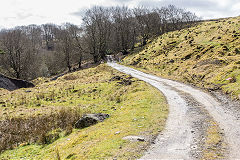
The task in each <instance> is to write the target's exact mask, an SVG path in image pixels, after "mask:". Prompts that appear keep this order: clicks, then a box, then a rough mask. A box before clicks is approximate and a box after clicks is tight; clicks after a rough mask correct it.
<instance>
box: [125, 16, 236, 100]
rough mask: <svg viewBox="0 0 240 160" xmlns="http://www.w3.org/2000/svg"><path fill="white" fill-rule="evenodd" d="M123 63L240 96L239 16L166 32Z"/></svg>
mask: <svg viewBox="0 0 240 160" xmlns="http://www.w3.org/2000/svg"><path fill="white" fill-rule="evenodd" d="M123 63H124V64H127V65H133V66H135V67H137V68H140V69H143V70H144V71H146V72H150V73H154V74H156V75H159V76H163V77H166V78H171V79H175V80H179V81H183V82H187V83H191V84H194V85H196V86H198V87H201V88H206V89H211V90H215V89H222V90H223V91H224V92H226V93H231V95H232V96H233V97H235V98H239V99H240V17H235V18H228V19H220V20H218V21H209V22H202V23H200V24H199V25H197V26H195V27H192V28H189V29H183V30H180V31H174V32H169V33H166V34H164V35H162V36H160V37H159V38H157V39H155V40H153V41H152V42H151V43H150V44H148V45H147V46H146V47H145V48H144V49H143V50H142V51H141V52H137V53H133V54H132V55H130V56H128V57H126V58H125V59H124V60H123ZM226 79H228V80H226Z"/></svg>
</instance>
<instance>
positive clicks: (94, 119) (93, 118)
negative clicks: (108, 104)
mask: <svg viewBox="0 0 240 160" xmlns="http://www.w3.org/2000/svg"><path fill="white" fill-rule="evenodd" d="M108 117H109V115H108V114H103V113H97V114H86V115H84V116H82V118H80V119H79V120H78V121H77V122H76V123H75V125H74V127H75V128H78V129H81V128H86V127H89V126H91V125H94V124H96V123H98V122H103V121H104V120H105V119H106V118H108Z"/></svg>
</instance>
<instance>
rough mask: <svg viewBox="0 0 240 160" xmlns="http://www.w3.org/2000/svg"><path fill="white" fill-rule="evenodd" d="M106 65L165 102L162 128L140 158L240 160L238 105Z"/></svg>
mask: <svg viewBox="0 0 240 160" xmlns="http://www.w3.org/2000/svg"><path fill="white" fill-rule="evenodd" d="M108 65H109V66H111V67H113V68H115V69H117V70H119V71H120V72H123V73H126V74H129V75H131V76H133V77H135V78H138V79H140V80H143V81H145V82H147V83H149V84H151V85H152V86H154V87H156V88H157V89H159V90H160V91H161V92H162V93H163V94H164V95H165V97H166V99H167V101H168V104H169V117H168V120H167V124H166V128H165V130H164V131H163V132H162V133H161V134H160V135H159V136H158V137H157V139H156V141H155V144H153V145H152V146H151V147H150V149H149V150H148V151H147V152H146V154H145V155H144V156H143V157H142V158H141V159H201V158H206V157H208V156H209V157H211V158H212V157H213V158H214V159H215V158H216V159H240V150H239V148H240V118H239V117H240V114H239V112H237V111H236V110H238V109H239V107H240V106H236V105H238V104H236V105H235V106H234V105H232V106H231V107H230V105H229V104H228V103H221V102H219V101H218V100H217V99H216V98H214V97H213V96H211V95H210V94H208V93H205V92H204V91H201V90H199V89H196V88H193V87H191V86H188V85H186V84H183V83H179V82H175V81H172V80H168V79H163V78H160V77H157V76H153V75H150V74H146V73H143V72H140V71H138V70H135V69H132V68H129V67H125V66H122V65H119V64H116V63H108ZM226 105H227V106H226Z"/></svg>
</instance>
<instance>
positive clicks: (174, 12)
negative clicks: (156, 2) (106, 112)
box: [0, 5, 199, 79]
mask: <svg viewBox="0 0 240 160" xmlns="http://www.w3.org/2000/svg"><path fill="white" fill-rule="evenodd" d="M198 20H199V17H197V16H196V15H195V14H194V13H191V12H189V11H186V10H184V9H181V8H177V7H175V6H174V5H169V6H167V7H162V8H155V9H147V8H144V7H138V8H134V9H130V8H128V7H108V8H106V7H99V6H96V7H93V8H91V9H88V10H87V11H86V12H85V15H84V16H83V17H82V25H81V26H77V25H74V24H70V23H66V24H63V25H55V24H43V25H29V26H20V27H15V28H13V29H3V30H1V31H0V72H3V73H5V74H8V75H11V76H13V77H15V78H23V79H33V78H36V77H39V76H51V75H56V74H58V73H60V72H63V71H64V70H66V69H68V70H69V71H71V70H72V69H73V66H74V67H75V66H76V65H77V64H78V67H79V68H81V65H82V62H83V60H86V59H88V60H91V59H92V60H93V62H94V63H98V62H100V61H101V60H104V59H105V57H106V55H107V54H114V53H118V52H122V53H123V54H126V53H128V52H129V51H130V50H131V49H134V48H135V47H136V46H144V45H146V43H147V42H148V40H149V39H150V38H153V37H156V36H159V35H162V34H164V33H166V32H169V31H173V30H179V29H182V28H186V27H190V26H192V25H193V24H195V22H196V21H198Z"/></svg>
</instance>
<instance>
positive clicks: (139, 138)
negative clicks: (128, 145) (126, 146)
mask: <svg viewBox="0 0 240 160" xmlns="http://www.w3.org/2000/svg"><path fill="white" fill-rule="evenodd" d="M122 139H124V140H129V141H133V142H134V141H142V142H143V141H145V139H144V138H143V137H139V136H126V137H123V138H122Z"/></svg>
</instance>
